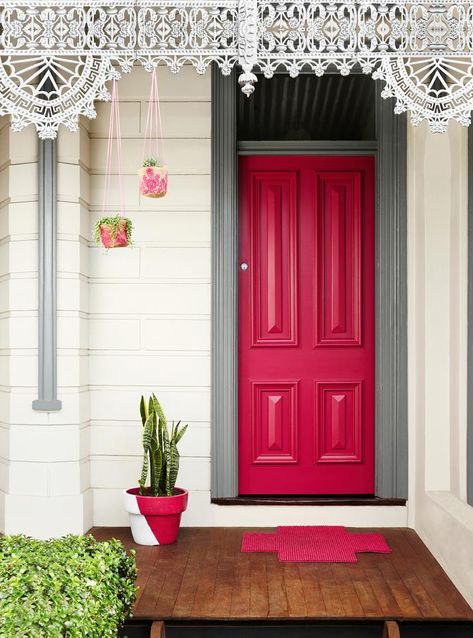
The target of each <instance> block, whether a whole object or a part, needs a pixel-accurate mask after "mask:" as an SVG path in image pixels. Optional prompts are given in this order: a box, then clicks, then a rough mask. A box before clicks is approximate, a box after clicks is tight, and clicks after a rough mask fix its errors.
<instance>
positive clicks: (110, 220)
mask: <svg viewBox="0 0 473 638" xmlns="http://www.w3.org/2000/svg"><path fill="white" fill-rule="evenodd" d="M132 233H133V222H132V221H131V219H128V217H122V216H120V215H114V216H111V217H102V218H101V219H99V220H97V221H96V222H95V226H94V239H95V243H96V244H97V245H98V246H100V245H102V246H105V248H115V247H120V246H129V245H130V244H131V243H132Z"/></svg>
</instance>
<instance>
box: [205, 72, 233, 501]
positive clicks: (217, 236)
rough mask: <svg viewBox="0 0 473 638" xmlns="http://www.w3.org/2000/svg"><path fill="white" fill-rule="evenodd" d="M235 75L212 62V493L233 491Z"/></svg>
mask: <svg viewBox="0 0 473 638" xmlns="http://www.w3.org/2000/svg"><path fill="white" fill-rule="evenodd" d="M237 160H238V158H237V149H236V81H235V77H234V75H231V76H228V77H225V76H223V75H222V73H221V72H220V70H219V69H218V68H217V66H216V65H212V247H213V249H212V273H213V274H212V375H211V377H212V407H211V410H212V478H211V481H212V496H214V497H223V496H236V494H237V493H238V429H237V427H236V423H238V413H237V410H238V400H237V380H238V377H237V366H238V356H237V353H238V345H237V337H238V330H237V326H238V321H237V319H236V318H237V316H238V310H237V303H238V296H237V259H238V204H237V202H238V189H237V181H238V175H237V172H238V163H237Z"/></svg>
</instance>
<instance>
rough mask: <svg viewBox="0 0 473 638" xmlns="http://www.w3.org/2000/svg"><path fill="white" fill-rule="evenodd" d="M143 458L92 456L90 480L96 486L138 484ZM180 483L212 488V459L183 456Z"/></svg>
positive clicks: (194, 486) (195, 487)
mask: <svg viewBox="0 0 473 638" xmlns="http://www.w3.org/2000/svg"><path fill="white" fill-rule="evenodd" d="M141 465H142V458H140V457H139V456H135V457H130V456H115V457H114V458H111V457H108V456H104V457H96V456H92V457H91V459H90V481H91V486H92V487H94V488H106V489H110V488H122V489H126V488H129V487H135V486H136V485H138V477H139V476H140V473H141ZM178 484H179V485H191V484H192V486H193V488H194V489H195V490H204V491H208V490H209V489H210V461H209V459H205V458H185V457H184V458H181V462H180V468H179V478H178Z"/></svg>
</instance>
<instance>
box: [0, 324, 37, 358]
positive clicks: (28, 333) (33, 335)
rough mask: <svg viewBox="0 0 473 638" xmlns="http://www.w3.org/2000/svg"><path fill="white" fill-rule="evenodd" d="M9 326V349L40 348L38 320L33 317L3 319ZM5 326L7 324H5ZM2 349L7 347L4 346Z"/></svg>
mask: <svg viewBox="0 0 473 638" xmlns="http://www.w3.org/2000/svg"><path fill="white" fill-rule="evenodd" d="M4 322H6V325H7V326H8V331H7V334H8V347H9V348H11V349H15V350H16V349H18V350H24V349H35V348H37V347H38V319H37V317H36V316H33V317H22V316H20V317H18V316H14V317H10V318H9V319H3V320H2V323H4ZM4 325H5V323H4ZM2 347H7V346H6V345H5V346H2Z"/></svg>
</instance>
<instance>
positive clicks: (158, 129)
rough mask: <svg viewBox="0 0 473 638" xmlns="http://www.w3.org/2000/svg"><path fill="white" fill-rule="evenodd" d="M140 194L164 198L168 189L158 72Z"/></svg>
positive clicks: (153, 82) (154, 76)
mask: <svg viewBox="0 0 473 638" xmlns="http://www.w3.org/2000/svg"><path fill="white" fill-rule="evenodd" d="M138 176H139V178H140V193H141V195H144V196H145V197H164V195H166V193H167V189H168V170H167V166H166V161H165V159H164V141H163V130H162V123H161V108H160V104H159V91H158V78H157V70H156V69H154V70H153V73H152V75H151V89H150V95H149V102H148V114H147V117H146V128H145V135H144V146H143V166H142V168H141V169H140V171H139V172H138Z"/></svg>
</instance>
